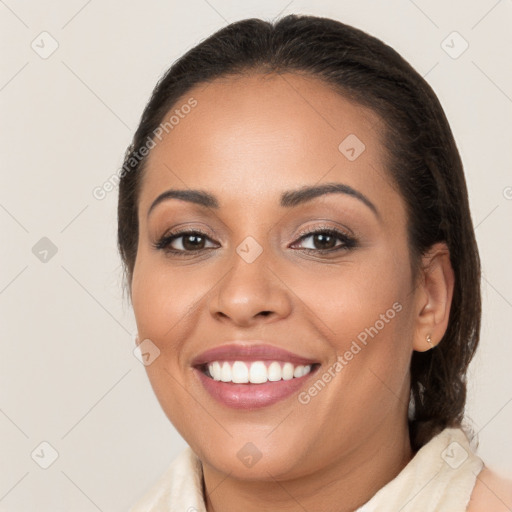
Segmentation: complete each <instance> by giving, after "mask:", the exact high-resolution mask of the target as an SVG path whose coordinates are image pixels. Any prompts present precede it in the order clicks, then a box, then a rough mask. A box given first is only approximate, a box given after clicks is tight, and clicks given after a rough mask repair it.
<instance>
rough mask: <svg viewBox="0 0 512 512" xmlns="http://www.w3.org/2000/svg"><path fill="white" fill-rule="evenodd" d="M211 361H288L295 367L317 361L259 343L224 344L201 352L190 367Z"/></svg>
mask: <svg viewBox="0 0 512 512" xmlns="http://www.w3.org/2000/svg"><path fill="white" fill-rule="evenodd" d="M213 361H289V362H290V363H293V364H295V365H299V364H303V365H308V364H315V363H317V362H318V361H315V360H313V359H310V358H307V357H302V356H300V355H298V354H294V353H293V352H289V351H288V350H285V349H282V348H279V347H276V346H275V345H269V344H265V343H262V342H261V341H260V342H252V343H247V342H244V343H243V344H242V343H240V342H233V343H226V344H225V345H220V346H218V347H214V348H211V349H208V350H206V351H205V352H202V353H201V354H199V355H198V356H196V357H195V358H194V359H193V360H192V366H201V365H204V364H207V363H211V362H213Z"/></svg>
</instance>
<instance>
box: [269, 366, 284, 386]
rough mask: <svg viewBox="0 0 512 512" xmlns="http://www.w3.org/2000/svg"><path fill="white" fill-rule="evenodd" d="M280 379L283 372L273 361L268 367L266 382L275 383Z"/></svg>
mask: <svg viewBox="0 0 512 512" xmlns="http://www.w3.org/2000/svg"><path fill="white" fill-rule="evenodd" d="M282 378H283V371H282V370H281V365H280V364H279V363H278V362H277V361H273V362H272V363H270V366H269V367H268V380H269V381H271V382H275V381H277V380H281V379H282Z"/></svg>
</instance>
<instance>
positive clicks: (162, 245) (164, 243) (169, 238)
mask: <svg viewBox="0 0 512 512" xmlns="http://www.w3.org/2000/svg"><path fill="white" fill-rule="evenodd" d="M318 234H326V235H329V236H334V237H336V238H338V239H339V240H341V241H342V242H343V243H342V244H341V245H339V246H336V247H334V248H331V249H309V248H306V249H299V250H301V251H304V252H307V253H310V252H312V253H317V254H318V253H320V254H328V253H336V252H339V251H349V250H351V249H353V248H355V247H357V245H358V244H357V240H356V239H355V238H353V237H351V236H349V235H347V234H345V233H343V232H342V231H338V230H337V229H334V228H331V227H325V228H322V227H320V228H316V229H314V230H311V231H305V232H301V233H300V234H299V235H300V236H299V238H298V240H297V242H298V241H301V240H304V239H306V238H309V237H310V236H313V235H318ZM185 235H200V236H201V237H203V238H205V239H207V240H210V237H209V236H208V235H207V234H206V233H205V232H204V231H201V230H200V229H194V230H188V231H186V230H185V231H177V232H175V233H169V234H168V235H164V236H163V237H162V238H161V239H160V240H159V241H158V242H156V243H155V244H153V246H154V248H155V249H158V250H163V251H165V252H166V253H170V254H173V255H176V256H179V257H183V256H188V255H190V254H193V253H202V252H203V251H207V250H208V249H212V248H211V247H209V248H202V249H198V250H196V251H187V250H181V249H172V248H170V247H169V245H170V244H171V243H172V242H173V241H174V240H177V239H178V238H181V237H184V236H185ZM210 241H211V240H210ZM295 243H296V242H294V244H295Z"/></svg>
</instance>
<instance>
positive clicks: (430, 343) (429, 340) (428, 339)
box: [427, 334, 434, 348]
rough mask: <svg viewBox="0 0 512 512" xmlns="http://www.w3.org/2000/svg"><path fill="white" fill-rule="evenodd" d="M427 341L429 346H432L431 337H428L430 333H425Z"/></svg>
mask: <svg viewBox="0 0 512 512" xmlns="http://www.w3.org/2000/svg"><path fill="white" fill-rule="evenodd" d="M427 343H428V344H429V345H430V348H434V345H433V344H432V338H431V337H430V334H427Z"/></svg>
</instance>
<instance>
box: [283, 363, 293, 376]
mask: <svg viewBox="0 0 512 512" xmlns="http://www.w3.org/2000/svg"><path fill="white" fill-rule="evenodd" d="M291 379H293V364H292V363H284V366H283V380H291Z"/></svg>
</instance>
